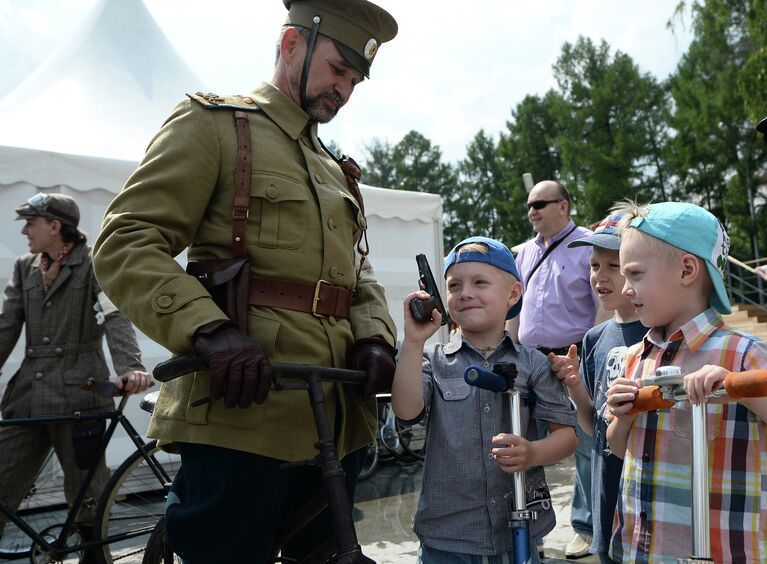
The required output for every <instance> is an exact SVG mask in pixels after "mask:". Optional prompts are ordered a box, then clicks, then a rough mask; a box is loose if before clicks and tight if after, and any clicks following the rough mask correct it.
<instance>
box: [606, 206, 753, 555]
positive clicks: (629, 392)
mask: <svg viewBox="0 0 767 564" xmlns="http://www.w3.org/2000/svg"><path fill="white" fill-rule="evenodd" d="M624 211H626V212H627V216H626V218H625V219H624V220H623V222H622V224H623V225H625V229H624V230H623V232H622V241H621V247H620V264H621V269H622V270H623V273H624V275H625V277H626V284H625V286H624V289H623V293H624V295H626V296H628V297H630V299H631V302H632V304H633V305H634V307H635V309H636V310H637V312H638V314H639V318H640V319H641V320H642V323H643V324H644V325H646V326H647V327H651V329H650V330H649V332H648V333H647V335H646V337H645V338H644V340H643V341H642V342H640V343H638V344H637V345H635V346H634V347H632V348H631V349H629V351H628V352H627V355H626V378H619V379H617V380H616V381H615V382H614V383H613V385H612V386H611V387H610V389H609V390H608V398H607V405H608V408H609V409H610V411H611V413H612V415H613V416H614V419H613V420H612V421H611V423H610V425H609V427H608V430H607V440H608V443H609V445H610V448H611V450H612V452H613V453H614V454H615V455H616V456H619V457H623V459H624V465H623V475H622V480H623V486H622V491H621V496H620V498H619V499H618V507H617V509H616V518H615V521H614V529H613V537H612V542H611V547H610V555H611V557H612V558H613V559H614V560H616V561H619V562H668V561H671V560H674V561H675V560H676V559H677V558H687V557H688V556H689V554H690V549H691V547H692V527H691V520H692V516H691V509H690V507H691V491H690V490H691V487H690V479H689V475H690V474H689V468H690V463H691V462H690V458H691V457H690V451H691V449H690V434H691V431H690V429H691V421H690V412H691V410H690V404H689V403H688V402H680V403H676V404H675V405H674V406H672V407H670V408H665V409H658V410H656V411H652V412H649V413H640V414H637V415H629V414H628V413H627V412H628V411H629V410H630V409H631V407H632V405H633V401H634V398H635V397H636V392H637V390H638V389H639V387H641V383H640V382H641V379H642V377H645V376H650V375H653V374H654V373H655V370H656V368H658V367H660V366H668V365H675V366H679V367H680V368H682V370H683V371H684V372H685V373H686V376H685V378H684V385H685V390H686V392H687V395H688V397H689V398H690V401H691V402H692V403H695V404H697V403H700V402H701V401H703V399H704V397H705V395H706V394H707V393H709V392H710V391H711V390H714V389H717V388H719V387H720V386H721V385H722V380H723V379H724V377H725V376H726V375H727V373H728V372H729V371H742V370H751V369H757V368H765V367H767V345H765V343H764V342H762V341H760V340H759V339H757V338H756V337H753V336H750V335H746V334H743V333H741V332H737V331H734V330H732V329H730V328H729V327H728V326H727V325H725V323H724V321H723V320H722V314H727V313H730V311H731V309H730V303H729V300H728V297H727V291H726V288H725V285H724V279H723V272H724V267H725V266H726V260H727V253H728V251H729V239H728V237H727V233H726V232H725V231H724V229H723V228H722V226H721V224H720V223H719V221H718V220H717V219H716V218H715V217H714V216H713V215H711V214H710V213H709V212H707V211H706V210H704V209H703V208H701V207H699V206H696V205H693V204H686V203H680V202H664V203H660V204H651V205H649V206H644V207H639V206H636V205H629V206H627V207H626V209H625V210H624ZM706 409H707V412H708V433H709V437H708V438H709V445H710V446H709V449H710V451H711V453H712V454H713V455H712V456H711V457H710V468H709V485H710V486H709V487H710V499H711V506H710V511H711V514H710V522H711V552H712V557H713V561H714V562H725V563H728V562H737V563H743V562H765V561H767V533H766V532H765V531H767V528H765V527H764V523H765V522H767V504H765V502H764V500H765V499H767V482H766V481H765V480H764V475H765V472H766V471H767V428H766V427H765V421H767V398H758V399H741V400H738V401H737V402H736V401H727V400H725V401H724V402H723V403H713V402H709V403H708V404H707V407H706Z"/></svg>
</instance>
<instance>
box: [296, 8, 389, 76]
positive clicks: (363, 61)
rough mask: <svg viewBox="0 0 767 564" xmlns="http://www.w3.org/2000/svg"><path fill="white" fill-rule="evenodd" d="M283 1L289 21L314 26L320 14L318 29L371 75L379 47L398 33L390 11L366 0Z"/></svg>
mask: <svg viewBox="0 0 767 564" xmlns="http://www.w3.org/2000/svg"><path fill="white" fill-rule="evenodd" d="M282 1H283V3H284V4H285V7H286V8H287V9H288V18H287V20H286V21H285V24H286V25H298V26H301V27H305V28H307V29H311V28H312V26H313V25H314V18H315V16H316V17H319V19H320V23H319V33H321V34H322V35H325V36H326V37H329V38H330V39H332V40H333V42H334V43H335V45H336V48H337V49H338V51H339V52H340V53H341V55H342V56H343V57H344V58H345V59H346V60H347V62H348V63H349V64H350V65H352V66H353V67H354V68H355V69H357V70H358V71H360V72H361V73H362V74H364V75H365V76H366V77H368V78H369V77H370V65H371V63H372V62H373V59H374V58H375V55H376V53H377V52H378V47H379V46H380V45H381V43H384V42H386V41H389V40H391V39H393V38H394V36H395V35H397V22H396V21H395V19H394V18H393V17H392V16H391V14H389V12H387V11H386V10H384V9H383V8H380V7H378V6H376V5H375V4H373V3H372V2H368V1H367V0H282Z"/></svg>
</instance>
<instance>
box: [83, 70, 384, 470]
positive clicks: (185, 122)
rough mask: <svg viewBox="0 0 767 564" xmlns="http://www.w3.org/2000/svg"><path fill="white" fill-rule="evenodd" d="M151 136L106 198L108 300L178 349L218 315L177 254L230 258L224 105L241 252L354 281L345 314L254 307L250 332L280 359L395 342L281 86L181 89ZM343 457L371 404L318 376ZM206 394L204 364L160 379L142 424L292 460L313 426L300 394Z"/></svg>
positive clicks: (315, 147) (348, 224)
mask: <svg viewBox="0 0 767 564" xmlns="http://www.w3.org/2000/svg"><path fill="white" fill-rule="evenodd" d="M190 98H191V100H185V101H184V102H181V103H180V104H179V105H178V106H177V107H176V108H175V110H174V111H173V113H172V114H171V116H170V117H169V118H168V120H167V121H166V123H165V125H164V126H163V127H162V129H161V130H160V132H159V133H158V134H157V136H155V138H154V139H153V140H152V142H151V144H150V146H149V149H148V150H147V153H146V156H145V157H144V159H143V161H142V162H141V164H140V165H139V168H138V169H137V170H136V172H135V173H134V174H133V175H132V176H131V177H130V178H129V179H128V182H127V184H126V186H125V188H124V190H123V191H122V192H121V193H120V194H119V195H118V196H117V197H116V198H115V200H114V201H113V202H112V204H111V205H110V207H109V209H108V211H107V214H106V217H105V219H104V224H103V228H102V232H101V235H100V237H99V239H98V241H97V243H96V259H95V266H96V273H97V275H98V278H99V281H100V283H101V284H102V287H103V288H104V290H105V291H106V293H107V294H108V295H109V296H110V298H111V299H112V300H113V301H114V302H115V304H117V306H118V307H119V308H120V309H121V310H122V311H124V312H125V313H126V314H127V315H128V317H129V318H130V319H131V320H132V321H133V322H134V323H135V324H136V325H137V326H138V327H139V328H140V329H141V330H142V331H144V332H145V333H146V334H147V335H149V336H150V337H151V338H153V339H155V340H156V341H157V342H159V343H160V344H162V345H164V346H165V347H167V348H168V349H170V350H171V351H173V352H176V353H181V352H187V351H189V350H190V348H191V338H192V335H193V334H194V332H195V330H196V329H197V328H198V327H200V326H201V325H203V324H205V323H208V322H210V321H214V320H219V319H225V318H226V316H225V315H224V313H223V312H222V311H221V310H220V309H219V308H218V307H217V306H216V305H215V304H214V303H213V301H212V299H211V298H210V295H209V294H208V293H207V292H206V291H205V289H204V288H203V287H202V286H201V285H200V284H199V283H198V281H197V280H196V279H194V278H192V277H190V276H188V275H186V274H185V273H184V271H183V269H182V268H181V267H180V266H179V265H178V263H177V262H176V261H174V260H173V257H175V256H176V255H178V254H179V253H180V252H181V251H182V250H183V249H184V248H186V247H189V253H188V256H189V259H192V260H200V259H210V258H229V257H231V256H232V249H231V239H232V229H231V216H232V201H233V178H234V170H235V157H236V149H237V138H236V134H235V127H234V119H233V109H241V110H245V111H248V112H249V118H250V130H251V138H252V163H253V164H252V177H251V192H250V193H251V203H250V215H249V221H248V226H247V235H246V240H247V250H248V256H249V258H250V261H251V263H250V264H251V271H252V273H253V274H257V275H259V276H266V277H271V278H282V279H290V280H295V281H300V282H306V283H311V284H314V283H316V282H317V281H318V280H320V279H323V280H326V281H328V282H330V283H332V284H335V285H340V286H344V287H346V288H349V289H354V290H355V297H354V299H353V302H352V312H351V319H349V320H344V319H335V318H332V317H330V318H319V317H315V316H313V315H311V314H309V313H302V312H297V311H290V310H285V309H279V308H270V307H256V306H250V308H249V312H248V314H249V315H248V317H249V333H250V335H251V336H252V337H253V338H254V339H255V340H256V341H258V342H259V343H260V344H261V345H262V346H263V347H264V349H265V351H266V353H267V354H268V355H269V358H270V359H271V360H273V361H275V362H296V363H306V364H320V365H323V366H335V367H344V366H345V364H346V358H347V353H348V350H349V347H350V345H351V344H352V343H353V342H354V341H355V340H356V339H360V338H365V337H370V336H374V335H380V336H382V337H383V338H384V339H386V340H387V341H388V342H389V343H391V344H394V342H395V331H396V329H395V326H394V322H393V321H392V319H391V317H390V316H389V314H388V310H387V307H386V299H385V296H384V291H383V288H382V287H381V286H380V285H379V284H378V283H377V282H376V280H375V279H374V278H373V277H372V273H370V272H365V273H363V276H362V278H361V279H360V281H359V282H357V280H356V276H355V266H356V263H357V259H356V257H355V251H354V248H355V243H356V241H357V240H358V238H359V237H360V235H361V229H360V226H361V224H362V222H364V219H363V218H362V216H361V214H360V212H359V206H358V204H357V202H356V200H355V199H354V197H353V196H352V194H351V193H350V192H349V189H348V187H347V185H346V182H345V180H344V177H343V174H342V173H341V171H340V168H339V167H338V165H337V164H336V163H335V161H334V160H333V159H331V158H330V156H329V155H328V154H327V153H326V152H325V151H324V150H323V149H322V147H321V146H320V144H319V141H318V139H317V131H316V125H311V126H310V125H308V117H307V115H306V114H305V113H304V112H303V111H302V110H301V109H300V108H299V107H298V106H297V105H296V104H294V103H293V102H292V101H291V100H290V99H289V98H288V97H287V96H285V94H284V93H282V92H281V91H280V90H278V89H277V88H275V87H274V86H272V85H270V84H263V85H262V86H260V87H259V88H258V89H256V90H255V91H254V92H253V93H252V94H251V95H250V96H249V97H247V98H242V97H233V98H226V99H222V98H216V97H210V96H209V97H208V98H207V99H206V98H204V97H201V96H190ZM325 389H326V394H327V413H328V416H329V418H330V421H331V426H333V425H334V424H333V422H335V425H334V427H335V429H336V432H337V433H336V439H337V441H338V443H339V454H341V455H343V454H345V453H347V452H350V451H352V450H354V449H356V448H359V447H361V446H362V445H364V444H366V443H368V442H370V440H371V439H372V436H373V431H374V429H375V425H376V414H375V401H369V402H362V401H361V400H360V399H359V396H358V394H357V393H356V392H348V391H346V390H345V389H344V388H343V387H342V386H334V385H329V384H328V385H326V386H325ZM208 392H209V380H208V374H207V373H205V372H203V373H196V374H193V375H188V376H185V377H182V378H179V379H177V380H175V381H173V382H170V383H168V384H163V386H162V387H161V391H160V398H159V401H158V404H157V408H156V410H155V413H154V416H153V418H152V423H151V425H150V430H149V434H150V435H151V436H153V437H157V438H158V439H161V441H162V442H165V443H167V442H173V441H187V442H196V443H204V444H213V445H218V446H224V447H228V448H233V449H238V450H243V451H247V452H253V453H257V454H262V455H265V456H271V457H274V458H279V459H283V460H301V459H306V458H311V457H312V456H314V454H315V450H314V442H315V441H316V434H315V431H314V423H313V419H312V414H311V409H310V407H309V403H308V400H307V397H306V392H303V391H280V392H273V393H271V394H270V396H269V399H268V400H267V402H266V403H264V404H263V405H260V406H259V405H254V406H252V407H250V408H248V409H238V408H237V409H226V408H225V407H224V405H223V402H221V401H218V402H214V403H213V404H210V405H204V406H200V407H192V406H191V403H192V402H193V401H194V400H196V399H199V398H202V397H205V396H207V395H208Z"/></svg>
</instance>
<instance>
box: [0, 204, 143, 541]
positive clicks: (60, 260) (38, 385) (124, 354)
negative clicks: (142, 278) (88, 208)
mask: <svg viewBox="0 0 767 564" xmlns="http://www.w3.org/2000/svg"><path fill="white" fill-rule="evenodd" d="M16 214H17V216H18V217H17V218H16V219H20V220H23V221H24V222H25V224H24V227H23V228H22V230H21V233H22V234H23V235H25V236H26V237H27V239H28V242H29V251H30V252H29V254H25V255H23V256H20V257H19V258H17V259H16V262H15V264H14V267H13V274H12V275H11V277H10V279H9V281H8V285H7V286H6V288H5V294H4V296H3V305H2V312H0V367H2V366H3V365H4V364H5V362H6V360H7V359H8V356H9V355H10V354H11V351H12V350H13V348H14V346H15V345H16V342H17V340H18V339H19V336H20V335H21V332H22V329H23V330H24V332H25V338H26V349H25V355H24V360H23V361H22V363H21V366H20V367H19V369H18V370H17V371H16V373H15V374H14V375H13V377H12V378H11V379H10V382H8V385H7V387H6V388H5V392H4V394H3V398H2V403H0V408H1V409H2V417H3V419H12V418H20V417H37V416H46V415H71V414H73V413H74V412H75V411H87V410H98V409H104V408H109V409H111V408H113V407H114V404H113V402H112V400H111V399H109V398H103V397H101V396H98V395H96V394H94V393H93V392H89V391H84V390H81V389H80V386H81V385H82V384H84V383H86V382H87V381H88V380H89V379H91V378H92V379H93V380H95V381H103V380H108V379H109V369H108V368H107V364H106V360H105V358H104V352H103V350H102V340H103V339H102V338H103V336H104V335H106V337H107V344H108V346H109V352H110V354H111V355H112V361H113V363H114V369H115V371H116V373H117V374H119V375H120V376H119V377H118V380H117V386H118V387H119V388H121V389H124V390H125V391H126V392H128V393H136V392H140V391H143V390H145V389H146V388H147V387H149V386H150V385H152V383H153V382H152V378H151V377H150V376H149V374H147V373H146V372H145V371H144V367H143V365H142V364H141V355H140V352H139V348H138V344H137V343H136V335H135V333H134V331H133V326H132V325H131V323H130V321H128V320H127V319H126V318H125V316H124V315H122V314H121V313H120V312H119V311H117V310H116V309H115V308H114V306H113V305H112V304H111V302H110V301H109V300H108V299H107V298H106V296H105V295H104V293H103V292H102V291H101V289H100V288H99V285H98V283H97V282H96V278H95V276H94V274H93V268H92V266H91V256H90V248H89V247H88V245H87V244H86V239H85V234H84V233H82V232H81V231H79V230H78V228H77V226H78V224H79V221H80V210H79V208H78V206H77V203H76V202H75V201H74V200H73V199H72V198H70V197H69V196H66V195H64V194H43V193H40V194H37V195H36V196H33V197H32V198H30V199H29V200H28V201H27V202H26V203H24V204H22V205H21V206H19V207H18V208H16ZM72 429H73V424H72V423H55V424H49V425H33V426H8V427H0V499H2V500H3V501H4V502H5V503H6V504H8V505H9V506H10V507H11V508H14V509H15V508H16V507H18V505H19V503H21V500H22V498H23V496H24V495H25V494H26V492H27V491H28V490H29V488H30V487H31V485H32V484H33V482H34V480H35V477H36V476H37V471H38V470H39V469H40V467H41V466H42V464H43V462H44V461H45V459H46V457H47V455H48V453H49V452H50V449H51V448H53V449H54V450H55V452H56V455H57V457H58V459H59V461H60V463H61V466H62V469H63V471H64V477H65V480H64V490H65V494H66V498H67V501H68V502H70V503H71V502H72V500H74V498H75V496H76V494H77V491H78V490H79V488H80V484H81V482H82V480H83V478H84V477H85V474H86V471H85V470H81V469H79V468H78V467H77V465H76V464H75V461H74V452H73V448H72ZM108 477H109V472H108V471H107V469H106V465H105V462H104V460H103V457H102V460H101V462H100V464H99V470H98V472H97V474H96V477H95V479H94V481H93V485H92V487H91V491H90V492H89V495H91V496H92V497H93V498H94V499H98V494H99V492H100V490H101V489H102V488H103V486H104V485H105V482H106V479H107V478H108ZM92 517H93V516H92V515H82V516H81V518H82V521H83V523H85V524H86V525H83V527H82V529H83V531H84V536H86V537H87V536H88V535H89V533H90V531H88V525H90V523H89V520H90V519H92ZM4 525H5V522H4V520H3V518H2V517H0V531H1V530H2V528H3V527H4Z"/></svg>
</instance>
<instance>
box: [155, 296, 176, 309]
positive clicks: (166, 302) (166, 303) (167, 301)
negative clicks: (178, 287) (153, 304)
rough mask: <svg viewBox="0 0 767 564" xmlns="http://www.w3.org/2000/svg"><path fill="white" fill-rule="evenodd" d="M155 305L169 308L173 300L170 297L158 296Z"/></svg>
mask: <svg viewBox="0 0 767 564" xmlns="http://www.w3.org/2000/svg"><path fill="white" fill-rule="evenodd" d="M157 305H158V306H160V307H162V308H166V307H170V306H172V305H173V298H171V297H170V296H160V297H159V298H157Z"/></svg>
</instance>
